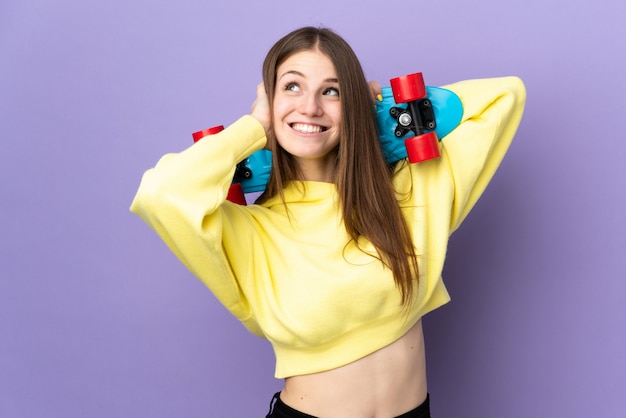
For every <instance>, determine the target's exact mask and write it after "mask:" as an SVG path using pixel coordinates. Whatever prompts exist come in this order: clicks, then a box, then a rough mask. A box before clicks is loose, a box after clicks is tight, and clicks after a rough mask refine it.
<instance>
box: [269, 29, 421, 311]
mask: <svg viewBox="0 0 626 418" xmlns="http://www.w3.org/2000/svg"><path fill="white" fill-rule="evenodd" d="M311 50H319V51H320V52H322V53H323V54H325V55H326V56H328V57H329V58H330V60H331V62H332V63H333V64H334V66H335V71H336V72H337V77H338V80H339V90H340V97H341V126H340V130H339V132H340V135H341V137H340V140H339V145H338V150H337V165H336V168H335V180H334V182H335V184H336V185H337V190H338V194H339V199H340V203H341V208H342V214H343V220H344V224H345V226H346V230H347V232H348V234H349V235H350V237H351V238H352V240H354V242H355V243H358V239H359V237H361V236H362V237H365V238H367V239H369V241H370V242H371V243H372V244H373V245H374V247H375V248H376V250H377V251H378V253H379V258H380V260H381V261H382V262H383V263H385V265H387V266H388V267H389V268H390V269H391V271H392V272H393V277H394V280H395V282H396V285H397V286H398V288H399V289H400V292H401V295H402V303H403V304H405V305H407V304H408V303H409V302H410V300H411V296H412V294H413V290H414V285H415V283H416V282H417V277H418V269H417V257H416V254H415V249H414V247H413V242H412V240H411V233H410V230H409V228H408V226H407V224H406V221H405V219H404V216H402V212H401V210H400V207H399V206H398V202H397V200H396V199H397V198H396V195H395V192H394V189H393V184H392V177H393V172H394V167H392V166H390V165H388V164H387V163H386V161H385V159H384V157H383V154H382V150H381V147H380V142H379V140H378V133H377V127H376V116H375V112H374V103H373V100H372V97H371V93H370V88H369V85H368V83H367V80H366V79H365V75H364V73H363V69H362V68H361V64H360V62H359V60H358V58H357V57H356V54H355V53H354V51H353V50H352V48H351V47H350V45H348V43H347V42H346V41H345V40H344V39H343V38H341V37H340V36H339V35H337V34H336V33H335V32H333V31H331V30H330V29H326V28H315V27H304V28H300V29H297V30H295V31H293V32H291V33H289V34H287V35H286V36H284V37H283V38H282V39H280V40H279V41H278V42H277V43H276V44H275V45H274V46H273V47H272V48H271V49H270V51H269V52H268V54H267V56H266V58H265V61H264V63H263V82H264V85H265V90H266V91H267V94H268V98H269V102H270V108H273V98H274V93H275V90H276V71H277V69H278V66H279V65H280V64H281V63H283V62H284V61H285V60H286V59H287V58H289V57H290V56H292V55H293V54H295V53H297V52H302V51H311ZM267 136H268V147H269V148H270V149H271V150H272V155H273V157H272V158H273V161H272V163H273V164H272V172H271V175H270V180H269V184H268V186H267V188H266V190H265V192H264V193H263V194H262V195H261V196H260V197H259V199H258V200H257V203H262V202H264V201H266V200H267V199H269V198H270V197H273V196H276V195H280V196H281V197H283V192H282V191H283V188H284V187H285V185H286V184H287V183H288V182H289V181H292V180H302V173H301V172H300V171H299V169H298V165H297V164H296V162H295V160H294V159H293V158H292V157H291V155H290V154H289V153H288V152H286V151H285V150H284V149H283V148H282V147H281V146H280V145H279V144H278V141H276V138H275V137H274V134H273V132H271V131H270V132H268V135H267Z"/></svg>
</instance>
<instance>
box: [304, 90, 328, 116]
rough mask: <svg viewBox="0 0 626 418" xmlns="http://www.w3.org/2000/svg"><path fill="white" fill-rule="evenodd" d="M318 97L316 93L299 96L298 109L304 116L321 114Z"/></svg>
mask: <svg viewBox="0 0 626 418" xmlns="http://www.w3.org/2000/svg"><path fill="white" fill-rule="evenodd" d="M319 99H320V98H319V97H318V96H317V95H316V94H312V93H310V94H303V95H302V96H301V97H300V103H299V104H298V111H299V112H300V113H301V114H303V115H306V116H321V115H322V113H324V111H323V109H322V106H321V103H320V100H319Z"/></svg>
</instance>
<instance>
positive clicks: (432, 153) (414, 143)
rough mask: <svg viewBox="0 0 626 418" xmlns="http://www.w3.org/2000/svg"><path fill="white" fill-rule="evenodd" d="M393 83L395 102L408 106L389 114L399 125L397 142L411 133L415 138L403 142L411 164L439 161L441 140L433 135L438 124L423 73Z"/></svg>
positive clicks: (395, 80)
mask: <svg viewBox="0 0 626 418" xmlns="http://www.w3.org/2000/svg"><path fill="white" fill-rule="evenodd" d="M390 82H391V90H392V92H393V98H394V101H395V102H396V103H397V104H401V103H406V104H407V106H406V108H402V107H398V106H393V107H391V109H389V114H390V115H391V117H393V118H394V119H395V120H396V121H397V122H398V124H397V126H396V127H395V129H394V134H395V136H396V137H397V138H401V137H403V136H405V135H407V134H408V133H409V132H413V134H414V136H412V137H409V138H406V139H405V140H404V145H405V147H406V152H407V157H408V159H409V162H411V163H417V162H421V161H426V160H431V159H433V158H438V157H439V156H440V154H439V140H438V138H437V134H436V133H435V132H434V130H435V128H436V127H437V122H436V120H435V113H434V111H433V106H432V103H431V101H430V100H429V98H428V95H427V91H426V85H425V84H424V78H423V76H422V73H414V74H409V75H405V76H402V77H396V78H392V79H391V80H390ZM427 131H430V132H427Z"/></svg>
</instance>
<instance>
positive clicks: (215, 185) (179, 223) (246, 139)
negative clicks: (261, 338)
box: [130, 115, 266, 333]
mask: <svg viewBox="0 0 626 418" xmlns="http://www.w3.org/2000/svg"><path fill="white" fill-rule="evenodd" d="M265 143H266V137H265V131H264V130H263V127H262V125H261V124H260V123H259V122H258V121H257V120H256V119H254V118H253V117H252V116H249V115H246V116H243V117H242V118H240V119H239V120H238V121H236V122H235V123H233V124H232V125H231V126H229V127H228V128H226V129H224V130H223V131H221V132H220V133H218V134H215V135H212V136H211V137H208V138H205V139H202V140H200V141H198V142H196V143H195V144H193V145H192V146H191V147H189V148H188V149H186V150H184V151H182V152H180V153H177V154H167V155H165V156H163V157H162V158H161V159H160V160H159V161H158V163H157V164H156V166H155V167H154V168H151V169H149V170H148V171H146V172H145V173H144V175H143V177H142V179H141V183H140V185H139V189H138V191H137V194H136V196H135V198H134V200H133V202H132V204H131V207H130V210H131V212H133V213H135V214H137V215H138V216H140V217H141V218H142V219H143V220H144V221H145V222H146V223H147V224H148V225H149V226H150V227H151V228H152V229H154V230H155V231H156V233H157V234H158V235H159V236H160V237H161V238H162V239H163V241H164V242H165V243H166V244H167V246H168V247H169V248H170V250H171V251H172V252H173V253H174V254H175V255H176V256H177V257H178V258H179V259H180V260H181V261H182V262H183V264H184V265H185V266H186V267H187V268H188V269H189V270H190V271H191V272H192V273H194V274H195V275H196V276H197V277H198V278H200V279H201V280H202V281H203V282H205V284H206V285H207V286H208V287H209V288H210V289H211V291H212V292H213V293H214V294H215V296H216V297H217V298H218V299H219V300H220V302H221V303H222V304H223V305H224V306H225V307H226V308H227V309H228V310H229V311H230V312H231V313H233V315H235V316H236V317H237V318H238V319H239V320H240V321H242V322H244V325H246V326H247V327H248V328H249V329H250V330H251V331H252V332H255V331H257V330H255V329H253V328H254V325H253V324H251V323H246V321H247V320H249V319H250V316H251V313H250V310H249V307H248V305H247V302H246V300H245V298H244V296H243V293H242V292H241V288H240V286H239V284H238V283H237V280H236V274H235V273H234V272H233V269H232V266H231V265H230V263H229V259H228V255H227V254H226V253H225V252H224V250H223V245H222V230H223V228H224V224H225V222H228V219H226V218H227V217H226V216H225V215H224V212H225V209H226V208H228V209H229V212H231V213H232V212H233V211H237V208H235V207H234V206H236V205H235V204H233V203H231V202H228V201H226V195H227V193H228V189H229V187H230V184H231V182H232V179H233V175H234V172H235V166H236V164H237V162H239V161H241V160H243V159H245V158H246V157H248V156H249V155H250V154H252V153H253V152H254V151H256V150H259V149H261V148H262V147H263V146H264V145H265ZM231 206H232V207H231ZM244 209H245V208H244V207H241V211H244ZM245 241H246V240H242V245H244V244H245ZM255 333H258V332H255Z"/></svg>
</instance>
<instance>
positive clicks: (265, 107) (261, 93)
mask: <svg viewBox="0 0 626 418" xmlns="http://www.w3.org/2000/svg"><path fill="white" fill-rule="evenodd" d="M250 115H252V116H253V117H254V118H255V119H256V120H258V121H259V122H261V125H263V129H265V132H266V133H267V132H269V130H270V128H271V124H272V117H271V114H270V103H269V99H268V98H267V93H266V92H265V86H264V85H263V83H262V82H261V83H259V85H258V86H257V87H256V99H255V100H254V102H252V107H251V109H250Z"/></svg>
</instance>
